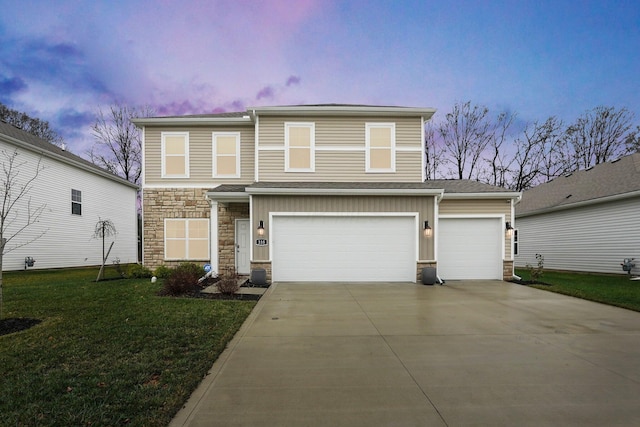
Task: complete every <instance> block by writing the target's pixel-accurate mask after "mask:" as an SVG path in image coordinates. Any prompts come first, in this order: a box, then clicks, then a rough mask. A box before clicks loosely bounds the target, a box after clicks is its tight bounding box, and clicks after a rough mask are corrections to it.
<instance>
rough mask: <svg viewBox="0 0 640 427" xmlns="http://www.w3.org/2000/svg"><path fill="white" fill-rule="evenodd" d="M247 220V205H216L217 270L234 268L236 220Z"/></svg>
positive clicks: (223, 270) (222, 270)
mask: <svg viewBox="0 0 640 427" xmlns="http://www.w3.org/2000/svg"><path fill="white" fill-rule="evenodd" d="M247 218H249V203H218V253H219V254H218V270H219V272H221V273H223V272H226V271H228V270H235V267H236V219H247Z"/></svg>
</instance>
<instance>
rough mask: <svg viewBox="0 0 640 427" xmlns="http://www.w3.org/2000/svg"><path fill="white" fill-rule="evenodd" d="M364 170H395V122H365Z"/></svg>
mask: <svg viewBox="0 0 640 427" xmlns="http://www.w3.org/2000/svg"><path fill="white" fill-rule="evenodd" d="M365 128H366V137H365V143H366V169H365V170H366V171H367V172H395V171H396V125H395V123H367V124H366V125H365Z"/></svg>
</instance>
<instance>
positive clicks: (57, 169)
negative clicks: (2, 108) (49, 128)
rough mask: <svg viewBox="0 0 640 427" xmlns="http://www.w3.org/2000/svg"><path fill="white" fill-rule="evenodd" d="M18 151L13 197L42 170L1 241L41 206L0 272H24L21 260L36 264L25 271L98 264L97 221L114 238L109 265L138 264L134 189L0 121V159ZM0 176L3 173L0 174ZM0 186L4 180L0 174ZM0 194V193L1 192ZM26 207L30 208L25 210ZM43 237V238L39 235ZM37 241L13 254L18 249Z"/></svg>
mask: <svg viewBox="0 0 640 427" xmlns="http://www.w3.org/2000/svg"><path fill="white" fill-rule="evenodd" d="M16 150H17V153H18V155H17V157H16V161H15V163H14V167H17V168H18V171H19V173H18V175H17V177H16V178H17V185H14V186H13V188H12V190H13V191H12V192H13V193H14V195H15V192H16V190H17V188H19V187H20V184H23V185H24V183H25V182H26V180H27V179H29V178H31V177H33V176H34V174H35V171H36V169H37V167H38V163H39V164H40V168H41V171H40V173H39V175H38V177H37V179H36V180H35V181H34V182H33V188H32V190H31V191H30V192H29V193H28V194H27V196H26V197H23V198H22V199H20V200H19V201H18V203H17V204H16V205H15V206H14V208H13V210H12V215H11V216H10V218H12V219H13V223H12V224H11V225H10V226H8V228H7V231H6V233H5V238H6V237H9V236H11V235H13V234H14V233H15V230H17V229H19V228H20V227H22V226H24V224H25V222H26V220H27V217H28V214H27V212H28V209H31V210H32V211H33V210H34V209H36V208H38V207H41V206H44V209H43V211H42V214H41V216H40V220H39V222H38V223H36V224H33V225H30V226H29V227H27V228H26V229H25V231H24V232H22V233H20V234H18V235H17V236H16V237H15V238H14V239H13V240H11V241H9V242H7V248H6V249H5V256H4V260H3V261H4V262H3V268H2V269H3V270H20V269H24V268H25V258H26V257H32V258H33V259H35V261H36V262H35V265H34V266H33V267H29V268H39V269H42V268H59V267H79V266H92V265H99V264H101V258H102V240H101V239H95V238H94V237H93V235H94V229H95V225H96V223H97V222H98V221H99V220H100V219H109V220H111V221H112V222H113V224H114V225H115V227H116V230H117V235H116V236H115V237H112V238H108V239H107V240H106V241H107V248H108V245H109V244H110V243H111V241H114V242H115V243H114V245H113V249H112V250H111V253H110V255H109V258H108V261H107V262H108V263H111V262H113V261H114V260H115V259H119V260H120V262H121V263H132V262H137V212H136V191H137V186H136V185H135V184H132V183H130V182H128V181H126V180H124V179H122V178H120V177H118V176H116V175H114V174H112V173H110V172H108V171H106V170H104V169H101V168H99V167H97V166H96V165H94V164H92V163H90V162H88V161H86V160H84V159H82V158H80V157H78V156H76V155H74V154H72V153H69V152H68V151H65V150H63V149H62V148H60V147H57V146H55V145H53V144H50V143H48V142H46V141H44V140H42V139H40V138H37V137H35V136H33V135H31V134H29V133H27V132H24V131H22V130H20V129H18V128H16V127H14V126H12V125H9V124H7V123H5V122H3V121H0V158H2V163H3V166H5V167H7V165H8V161H7V159H8V158H9V157H10V156H11V155H12V154H13V153H14V152H16ZM0 172H2V171H0ZM0 178H2V181H4V180H5V179H6V176H5V175H4V173H3V175H2V176H1V177H0ZM0 191H1V192H2V194H0V195H4V189H2V190H0ZM29 204H30V206H28V205H29ZM43 233H44V234H43ZM40 235H42V236H41V237H38V238H37V239H36V240H34V241H32V242H30V243H28V244H26V245H24V246H22V247H18V248H17V249H15V250H12V251H9V252H7V250H10V249H11V248H14V247H16V246H17V245H21V244H24V243H26V242H29V241H30V240H33V239H34V238H36V237H37V236H40Z"/></svg>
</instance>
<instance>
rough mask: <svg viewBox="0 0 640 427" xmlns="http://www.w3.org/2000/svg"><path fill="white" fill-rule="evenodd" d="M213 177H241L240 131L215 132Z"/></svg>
mask: <svg viewBox="0 0 640 427" xmlns="http://www.w3.org/2000/svg"><path fill="white" fill-rule="evenodd" d="M213 177H214V178H240V133H239V132H214V133H213Z"/></svg>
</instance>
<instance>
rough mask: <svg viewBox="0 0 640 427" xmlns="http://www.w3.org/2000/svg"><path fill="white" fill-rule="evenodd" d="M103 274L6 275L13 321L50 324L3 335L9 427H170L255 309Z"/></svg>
mask: <svg viewBox="0 0 640 427" xmlns="http://www.w3.org/2000/svg"><path fill="white" fill-rule="evenodd" d="M96 276H97V269H79V270H64V271H62V270H61V271H27V272H15V273H5V276H4V278H5V281H4V296H5V304H4V317H6V318H9V317H32V318H38V319H41V320H42V323H40V324H39V325H37V326H35V327H33V328H31V329H29V330H27V331H23V332H19V333H14V334H10V335H5V336H0V425H2V426H8V425H11V426H23V425H25V426H26V425H28V426H32V425H38V426H47V425H74V426H82V425H91V426H117V425H125V424H126V425H132V426H164V425H167V424H168V422H169V421H170V420H171V419H172V418H173V416H174V415H175V414H176V412H177V411H178V410H179V409H180V408H181V407H182V405H183V404H184V402H186V400H187V398H188V397H189V396H190V394H191V393H192V392H193V390H194V389H195V388H196V386H197V385H198V384H199V383H200V381H201V380H202V378H203V377H204V376H205V375H206V373H207V371H208V370H209V369H210V368H211V365H212V364H213V362H214V361H215V359H216V358H217V357H218V356H219V354H220V353H221V352H222V350H224V348H225V346H226V344H227V343H228V341H229V340H230V339H231V338H232V337H233V335H234V334H235V332H236V331H237V330H238V329H239V327H240V326H241V325H242V322H243V321H244V320H245V318H246V317H247V316H248V315H249V313H250V312H251V310H252V308H253V307H254V305H255V302H251V301H217V300H203V299H188V298H167V297H158V296H156V295H155V293H156V292H157V290H158V289H159V287H160V285H159V284H151V283H150V281H149V280H148V279H140V280H109V281H103V282H99V283H95V282H93V280H95V278H96ZM107 277H108V276H107Z"/></svg>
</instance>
